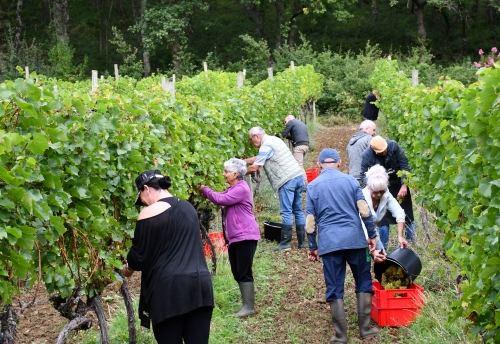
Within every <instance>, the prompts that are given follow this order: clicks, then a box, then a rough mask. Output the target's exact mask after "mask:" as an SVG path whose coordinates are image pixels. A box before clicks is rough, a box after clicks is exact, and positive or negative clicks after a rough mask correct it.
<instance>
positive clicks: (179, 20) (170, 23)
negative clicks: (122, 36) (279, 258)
mask: <svg viewBox="0 0 500 344" xmlns="http://www.w3.org/2000/svg"><path fill="white" fill-rule="evenodd" d="M142 1H143V3H144V4H145V3H146V0H142ZM196 9H199V10H203V11H206V10H208V4H207V3H206V2H204V1H202V0H169V1H158V2H157V3H156V4H153V5H151V6H149V7H148V8H146V7H145V6H144V8H143V9H142V10H141V19H140V22H139V23H138V25H136V26H135V27H134V30H135V31H137V30H140V31H141V34H142V41H143V48H144V51H148V52H149V50H152V49H154V48H156V47H157V46H160V45H167V46H169V47H170V48H171V50H172V56H173V64H174V68H175V70H176V72H177V73H181V64H182V59H181V56H180V53H181V50H182V49H183V47H185V46H187V43H188V37H189V31H190V21H191V18H192V17H193V14H194V11H195V10H196ZM148 58H149V56H148Z"/></svg>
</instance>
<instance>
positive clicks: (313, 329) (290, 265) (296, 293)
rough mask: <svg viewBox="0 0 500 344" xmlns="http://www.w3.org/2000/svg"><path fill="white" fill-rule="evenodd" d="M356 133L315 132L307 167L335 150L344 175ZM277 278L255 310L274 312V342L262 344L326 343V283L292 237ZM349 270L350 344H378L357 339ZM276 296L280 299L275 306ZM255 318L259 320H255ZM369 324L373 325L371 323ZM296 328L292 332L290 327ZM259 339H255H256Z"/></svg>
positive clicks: (253, 327)
mask: <svg viewBox="0 0 500 344" xmlns="http://www.w3.org/2000/svg"><path fill="white" fill-rule="evenodd" d="M357 130H358V127H357V126H356V125H352V126H338V127H335V128H322V129H318V130H317V131H316V132H315V136H314V145H315V150H314V151H313V152H311V154H309V155H308V156H307V164H306V168H307V167H315V166H316V161H317V157H318V155H319V152H321V150H322V149H324V148H335V149H337V151H338V152H339V154H340V157H341V159H342V161H343V163H342V166H341V170H342V172H345V173H347V171H348V161H347V154H346V146H347V144H348V142H349V139H350V138H351V136H352V135H353V134H354V133H355V132H356V131H357ZM256 259H258V257H257V258H256ZM274 259H275V260H276V263H275V265H276V269H277V270H276V275H279V278H277V279H276V280H274V281H273V283H272V284H271V287H270V288H269V289H270V290H269V291H268V293H267V294H266V295H265V296H264V297H263V299H262V300H261V301H260V303H259V305H258V307H259V308H260V309H263V310H267V309H272V308H276V314H275V315H274V316H273V324H272V330H273V331H274V334H273V338H272V339H269V340H266V341H263V343H264V342H265V343H291V342H292V337H293V342H295V343H297V342H303V343H314V344H319V343H329V339H330V337H331V336H332V335H333V333H334V331H333V325H332V320H331V316H330V306H329V305H328V304H327V303H326V301H325V291H326V288H325V283H324V277H323V269H322V266H321V264H320V263H312V262H309V261H308V259H307V250H298V249H297V242H296V238H295V235H294V236H293V239H292V250H291V251H289V252H287V253H284V254H276V255H275V258H274ZM351 276H352V275H351V273H350V271H349V270H348V271H347V276H346V285H345V305H346V315H347V321H348V327H349V333H348V337H349V343H361V342H363V343H367V344H371V343H378V342H379V339H377V338H375V339H368V340H364V341H361V340H360V339H359V333H358V327H357V322H356V321H357V311H356V296H355V293H354V288H355V286H354V281H353V279H352V277H351ZM276 295H280V297H279V300H280V301H279V302H277V298H276ZM256 318H258V317H256ZM372 324H374V325H375V323H374V322H373V321H372ZM258 325H259V322H258V320H257V319H252V320H250V321H249V324H248V325H247V331H248V332H249V333H255V334H256V336H257V334H258V332H259V331H261V330H262V328H260V327H259V326H258ZM292 326H293V327H295V328H297V327H298V328H299V329H300V330H299V331H297V330H296V329H292V328H291V327H292ZM257 337H258V336H257Z"/></svg>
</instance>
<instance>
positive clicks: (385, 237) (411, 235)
mask: <svg viewBox="0 0 500 344" xmlns="http://www.w3.org/2000/svg"><path fill="white" fill-rule="evenodd" d="M378 233H379V235H380V241H382V244H384V247H385V248H387V244H388V243H389V225H383V226H379V227H378ZM416 233H417V229H416V228H415V222H414V221H412V222H411V223H410V224H409V225H408V224H407V223H406V222H405V237H406V240H407V241H413V240H415V239H416Z"/></svg>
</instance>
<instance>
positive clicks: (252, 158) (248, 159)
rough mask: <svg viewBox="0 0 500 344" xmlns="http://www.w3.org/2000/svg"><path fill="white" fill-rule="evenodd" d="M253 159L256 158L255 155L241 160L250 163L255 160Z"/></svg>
mask: <svg viewBox="0 0 500 344" xmlns="http://www.w3.org/2000/svg"><path fill="white" fill-rule="evenodd" d="M255 159H257V157H256V156H253V157H251V158H247V159H243V161H244V162H246V163H247V164H250V165H252V164H253V163H254V162H255Z"/></svg>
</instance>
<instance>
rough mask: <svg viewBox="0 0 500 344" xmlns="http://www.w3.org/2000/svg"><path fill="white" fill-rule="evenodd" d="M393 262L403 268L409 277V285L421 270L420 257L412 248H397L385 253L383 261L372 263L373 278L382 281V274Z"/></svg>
mask: <svg viewBox="0 0 500 344" xmlns="http://www.w3.org/2000/svg"><path fill="white" fill-rule="evenodd" d="M394 264H396V265H399V266H401V267H402V268H403V270H404V272H406V275H408V277H409V280H410V283H409V284H410V285H411V284H412V283H413V282H415V279H416V278H417V277H418V275H419V274H420V272H421V271H422V263H421V262H420V258H418V256H417V254H416V253H415V252H413V250H410V249H409V248H398V249H396V250H394V251H392V252H391V253H389V254H388V255H387V259H386V261H385V263H376V264H374V266H373V270H374V272H375V278H377V280H378V281H379V282H380V283H382V274H383V273H384V272H385V270H387V268H388V267H389V266H391V265H394ZM408 287H409V285H408Z"/></svg>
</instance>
